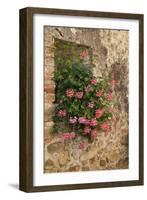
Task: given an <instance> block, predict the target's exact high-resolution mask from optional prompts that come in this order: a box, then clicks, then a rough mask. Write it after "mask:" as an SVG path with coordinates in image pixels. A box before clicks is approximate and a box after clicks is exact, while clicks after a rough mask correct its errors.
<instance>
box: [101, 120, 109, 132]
mask: <svg viewBox="0 0 147 200" xmlns="http://www.w3.org/2000/svg"><path fill="white" fill-rule="evenodd" d="M101 129H102V130H103V131H106V132H107V131H110V130H111V127H110V125H109V124H108V123H107V122H104V123H103V124H102V125H101Z"/></svg>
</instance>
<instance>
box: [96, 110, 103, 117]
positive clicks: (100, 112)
mask: <svg viewBox="0 0 147 200" xmlns="http://www.w3.org/2000/svg"><path fill="white" fill-rule="evenodd" d="M103 113H104V111H103V110H101V109H97V110H96V111H95V117H96V118H97V119H99V118H100V117H101V116H102V115H103Z"/></svg>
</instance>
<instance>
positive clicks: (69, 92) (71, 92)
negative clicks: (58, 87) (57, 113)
mask: <svg viewBox="0 0 147 200" xmlns="http://www.w3.org/2000/svg"><path fill="white" fill-rule="evenodd" d="M66 96H67V97H69V98H71V97H73V96H74V91H73V89H68V90H66Z"/></svg>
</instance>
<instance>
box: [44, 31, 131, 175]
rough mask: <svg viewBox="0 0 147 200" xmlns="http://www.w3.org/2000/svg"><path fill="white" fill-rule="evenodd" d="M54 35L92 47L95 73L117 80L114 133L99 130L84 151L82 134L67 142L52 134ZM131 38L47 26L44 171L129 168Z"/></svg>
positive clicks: (121, 33)
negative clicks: (129, 45) (81, 141)
mask: <svg viewBox="0 0 147 200" xmlns="http://www.w3.org/2000/svg"><path fill="white" fill-rule="evenodd" d="M54 38H59V39H62V40H65V41H71V42H75V43H76V44H81V45H86V46H89V47H90V48H91V49H92V53H93V63H94V64H95V65H96V69H95V70H94V71H93V73H94V75H95V76H97V77H99V76H110V77H113V78H114V79H116V80H117V87H116V90H115V96H116V99H115V102H116V103H115V105H114V106H113V107H112V110H113V113H114V115H115V118H116V121H115V125H114V126H113V129H112V132H111V134H109V135H105V133H103V132H100V133H98V137H97V138H96V139H95V140H94V141H93V142H92V143H89V142H88V140H86V139H84V142H85V144H86V147H85V149H84V150H81V149H79V148H78V145H79V141H80V140H81V138H80V137H79V138H77V139H76V140H73V141H66V142H63V141H61V139H60V138H58V136H53V135H51V134H50V130H51V129H52V125H53V121H52V118H51V115H52V113H53V112H54V106H55V105H54V103H53V102H54V101H55V83H54V81H53V80H52V77H53V71H54V67H55V66H54V63H55V60H54V52H53V51H52V50H53V48H54ZM128 38H129V32H128V31H119V30H103V29H99V30H98V29H81V28H64V27H44V55H45V62H44V64H45V66H44V109H45V110H44V155H45V156H44V158H45V160H44V162H45V165H44V172H46V173H47V172H66V171H81V170H82V171H89V170H105V169H121V168H128V164H129V163H128V57H129V55H128V43H129V41H128ZM82 140H83V138H82Z"/></svg>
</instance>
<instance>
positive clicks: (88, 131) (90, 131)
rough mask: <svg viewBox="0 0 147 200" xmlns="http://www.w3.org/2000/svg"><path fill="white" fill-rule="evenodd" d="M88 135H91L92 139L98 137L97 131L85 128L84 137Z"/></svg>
mask: <svg viewBox="0 0 147 200" xmlns="http://www.w3.org/2000/svg"><path fill="white" fill-rule="evenodd" d="M87 134H90V135H91V137H96V136H97V130H96V129H91V128H90V127H89V126H85V128H84V133H83V135H87Z"/></svg>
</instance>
